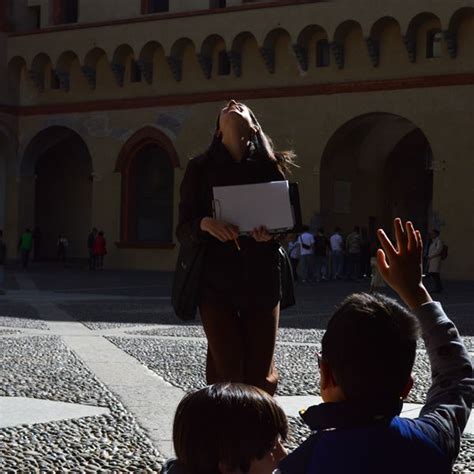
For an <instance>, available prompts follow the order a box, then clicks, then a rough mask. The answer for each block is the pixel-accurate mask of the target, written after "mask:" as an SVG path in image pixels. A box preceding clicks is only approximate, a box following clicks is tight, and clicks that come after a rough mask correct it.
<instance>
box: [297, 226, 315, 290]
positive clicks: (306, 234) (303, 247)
mask: <svg viewBox="0 0 474 474" xmlns="http://www.w3.org/2000/svg"><path fill="white" fill-rule="evenodd" d="M298 244H299V246H300V255H301V256H300V271H301V275H300V276H301V282H302V283H310V282H311V278H312V275H311V270H312V267H313V252H314V250H313V247H314V236H313V234H311V232H310V231H309V227H308V226H304V227H303V233H302V234H301V235H300V236H299V237H298Z"/></svg>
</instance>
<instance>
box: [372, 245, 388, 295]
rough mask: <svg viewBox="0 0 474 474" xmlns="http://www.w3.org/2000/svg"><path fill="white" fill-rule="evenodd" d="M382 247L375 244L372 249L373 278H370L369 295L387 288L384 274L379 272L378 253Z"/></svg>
mask: <svg viewBox="0 0 474 474" xmlns="http://www.w3.org/2000/svg"><path fill="white" fill-rule="evenodd" d="M379 248H380V247H379V246H378V245H376V244H375V243H374V245H373V246H372V247H371V256H370V266H371V277H370V289H369V293H371V294H372V293H376V292H378V291H380V289H381V288H385V286H386V284H385V280H384V279H383V276H382V274H381V273H380V271H379V267H378V265H377V253H378V249H379Z"/></svg>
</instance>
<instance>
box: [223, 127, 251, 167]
mask: <svg viewBox="0 0 474 474" xmlns="http://www.w3.org/2000/svg"><path fill="white" fill-rule="evenodd" d="M222 144H223V145H224V146H225V147H226V148H227V151H228V152H229V153H230V155H231V156H232V159H233V160H234V161H237V162H240V161H242V159H243V158H244V156H245V155H246V154H247V150H248V138H246V137H245V136H242V134H236V135H235V136H228V135H227V136H222Z"/></svg>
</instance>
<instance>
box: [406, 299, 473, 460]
mask: <svg viewBox="0 0 474 474" xmlns="http://www.w3.org/2000/svg"><path fill="white" fill-rule="evenodd" d="M415 314H416V316H417V317H418V319H419V321H420V325H421V330H422V337H423V340H424V341H425V346H426V351H427V355H428V358H429V360H430V364H431V377H432V382H431V387H430V389H429V391H428V395H427V400H426V404H425V406H424V407H423V408H422V410H421V413H420V417H419V418H418V419H417V420H416V424H417V426H418V427H419V428H420V429H421V430H422V431H423V432H425V433H426V434H427V435H428V436H429V437H430V438H431V439H432V440H433V441H434V442H435V443H436V444H437V445H438V446H439V447H440V448H441V450H442V451H443V452H444V453H445V454H446V455H447V456H448V457H449V459H451V461H452V462H454V460H455V459H456V457H457V455H458V453H459V445H460V441H461V435H462V433H463V431H464V428H465V427H466V424H467V422H468V420H469V415H470V413H471V407H472V402H473V389H474V379H473V372H472V362H471V357H470V355H469V353H468V352H467V350H466V347H465V346H464V343H463V341H462V339H461V338H460V336H459V332H458V330H457V329H456V326H455V325H454V323H453V322H452V321H451V320H450V319H449V318H448V317H447V316H446V314H445V312H444V311H443V308H442V306H441V304H440V303H427V304H425V305H423V306H421V307H420V308H418V309H417V310H416V311H415Z"/></svg>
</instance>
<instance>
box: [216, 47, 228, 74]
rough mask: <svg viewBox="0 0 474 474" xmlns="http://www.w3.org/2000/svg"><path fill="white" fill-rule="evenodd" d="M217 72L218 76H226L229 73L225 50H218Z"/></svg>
mask: <svg viewBox="0 0 474 474" xmlns="http://www.w3.org/2000/svg"><path fill="white" fill-rule="evenodd" d="M218 61H219V62H218V70H217V72H218V74H219V76H228V75H229V74H230V61H229V56H228V55H227V51H225V50H222V51H219V57H218Z"/></svg>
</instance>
